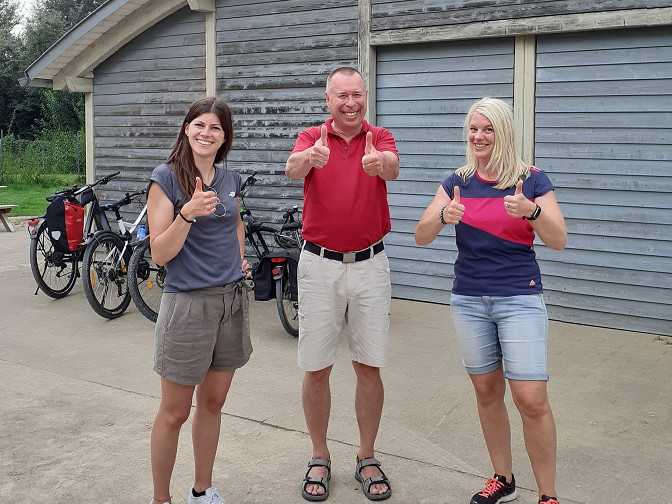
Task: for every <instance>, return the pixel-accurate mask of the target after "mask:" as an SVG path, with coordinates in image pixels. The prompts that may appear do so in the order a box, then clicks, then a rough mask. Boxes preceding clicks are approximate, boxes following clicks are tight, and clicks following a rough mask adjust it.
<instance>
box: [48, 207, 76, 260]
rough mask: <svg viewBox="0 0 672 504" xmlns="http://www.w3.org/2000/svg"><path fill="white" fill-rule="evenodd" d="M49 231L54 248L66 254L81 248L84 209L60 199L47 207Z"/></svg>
mask: <svg viewBox="0 0 672 504" xmlns="http://www.w3.org/2000/svg"><path fill="white" fill-rule="evenodd" d="M46 220H47V229H48V232H49V239H50V240H51V243H53V245H54V248H55V249H56V250H58V251H60V252H63V253H64V254H67V253H70V252H74V251H76V250H77V249H78V248H79V244H80V243H82V238H83V237H84V207H83V206H82V205H80V204H79V203H77V202H72V201H68V200H67V199H65V198H62V197H58V198H56V199H54V201H52V202H51V203H49V206H47V217H46Z"/></svg>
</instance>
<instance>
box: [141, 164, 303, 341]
mask: <svg viewBox="0 0 672 504" xmlns="http://www.w3.org/2000/svg"><path fill="white" fill-rule="evenodd" d="M256 174H257V173H256V172H254V173H253V174H252V175H250V176H249V177H248V178H247V179H246V180H245V182H243V185H242V186H241V189H240V193H239V198H240V199H239V202H240V216H241V219H242V220H243V223H244V226H245V238H246V240H247V242H248V244H249V245H250V247H251V248H252V250H253V251H254V254H255V256H256V258H257V261H256V262H253V263H252V264H251V268H252V271H253V272H254V271H255V269H256V268H257V267H258V266H259V264H260V263H261V261H262V260H263V259H264V258H268V260H269V261H270V262H272V263H273V264H274V265H277V268H274V269H273V270H272V271H271V273H272V274H273V277H274V278H273V286H274V295H275V297H276V299H277V300H278V303H277V304H278V313H279V315H280V321H281V322H282V325H283V327H284V328H285V330H286V331H287V332H288V333H289V334H292V335H294V336H298V302H297V301H296V292H294V293H293V292H292V290H291V285H292V282H290V275H292V273H293V278H294V282H293V285H294V286H296V271H295V270H293V268H292V272H291V273H290V271H289V267H288V262H287V261H288V259H287V257H283V255H284V254H283V252H281V250H293V251H299V248H300V245H301V222H300V221H298V220H297V219H298V215H299V207H298V205H295V206H294V207H293V208H290V209H288V210H287V211H286V212H285V213H284V214H283V216H282V218H283V223H282V225H281V227H280V229H277V228H276V227H275V226H273V225H270V224H267V223H265V222H260V221H257V220H256V219H255V218H254V217H253V216H252V212H250V210H249V209H247V207H246V205H245V195H246V194H247V192H248V190H249V189H250V187H251V186H253V185H254V184H255V183H256V182H257V179H256V178H255V175H256ZM289 257H290V258H291V259H293V260H294V261H295V263H296V262H298V252H292V253H291V254H289ZM165 277H166V270H165V268H164V267H163V266H157V265H156V264H155V263H154V261H153V260H152V255H151V250H150V245H149V236H148V237H147V238H145V239H144V240H142V241H141V242H140V243H138V245H137V246H136V247H135V248H134V250H133V253H132V254H131V259H130V263H129V266H128V278H129V284H128V287H129V291H130V293H131V298H132V299H133V302H134V303H135V305H136V306H137V308H138V310H139V311H140V313H142V314H143V315H144V316H145V317H146V318H148V319H149V320H151V321H152V322H156V319H157V316H158V312H159V307H160V305H161V295H162V294H163V286H164V282H165Z"/></svg>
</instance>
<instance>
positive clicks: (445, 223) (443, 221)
mask: <svg viewBox="0 0 672 504" xmlns="http://www.w3.org/2000/svg"><path fill="white" fill-rule="evenodd" d="M446 206H447V205H443V208H442V209H441V211H440V212H439V219H441V224H443V225H444V226H445V225H447V224H448V223H447V222H446V221H445V220H443V211H444V210H445V209H446Z"/></svg>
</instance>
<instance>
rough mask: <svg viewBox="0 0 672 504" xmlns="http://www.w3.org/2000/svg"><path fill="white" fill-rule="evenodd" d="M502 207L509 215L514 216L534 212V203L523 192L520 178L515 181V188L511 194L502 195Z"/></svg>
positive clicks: (518, 216) (517, 216)
mask: <svg viewBox="0 0 672 504" xmlns="http://www.w3.org/2000/svg"><path fill="white" fill-rule="evenodd" d="M504 208H505V209H506V213H507V214H509V216H511V217H515V218H522V217H523V216H528V215H532V212H534V209H535V208H536V205H535V204H534V203H532V202H531V201H530V200H529V199H527V198H526V197H525V195H524V194H523V181H522V180H519V181H518V183H516V190H515V192H514V193H513V196H504Z"/></svg>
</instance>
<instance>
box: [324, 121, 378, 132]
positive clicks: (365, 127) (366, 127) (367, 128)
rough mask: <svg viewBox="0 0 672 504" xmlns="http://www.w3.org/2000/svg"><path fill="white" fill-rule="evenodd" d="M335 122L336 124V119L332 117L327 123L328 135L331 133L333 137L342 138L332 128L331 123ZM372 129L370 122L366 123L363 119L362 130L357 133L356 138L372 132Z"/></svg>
mask: <svg viewBox="0 0 672 504" xmlns="http://www.w3.org/2000/svg"><path fill="white" fill-rule="evenodd" d="M333 122H334V119H333V118H332V117H330V118H329V119H327V121H326V123H325V124H326V125H327V133H330V134H332V135H336V136H338V137H340V136H341V135H339V134H338V133H336V132H335V131H334V128H332V127H331V123H333ZM371 129H372V126H371V125H370V124H369V123H368V122H366V120H364V119H362V129H361V130H359V133H357V135H355V136H359V135H361V134H362V133H364V134H366V133H367V132H368V131H371Z"/></svg>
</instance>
